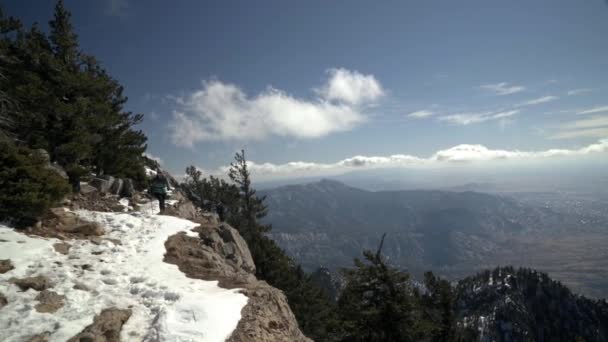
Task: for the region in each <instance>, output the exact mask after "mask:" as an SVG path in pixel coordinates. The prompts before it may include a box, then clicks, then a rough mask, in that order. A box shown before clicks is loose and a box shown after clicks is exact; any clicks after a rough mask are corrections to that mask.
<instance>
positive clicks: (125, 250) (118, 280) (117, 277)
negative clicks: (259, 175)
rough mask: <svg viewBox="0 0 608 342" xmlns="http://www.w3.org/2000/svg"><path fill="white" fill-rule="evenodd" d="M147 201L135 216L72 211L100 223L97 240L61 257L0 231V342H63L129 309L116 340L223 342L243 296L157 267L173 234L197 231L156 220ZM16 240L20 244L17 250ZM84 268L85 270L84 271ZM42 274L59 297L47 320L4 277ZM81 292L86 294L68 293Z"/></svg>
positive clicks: (30, 295) (47, 243)
mask: <svg viewBox="0 0 608 342" xmlns="http://www.w3.org/2000/svg"><path fill="white" fill-rule="evenodd" d="M153 208H154V202H152V203H150V205H149V206H147V207H145V208H143V210H142V212H131V213H101V212H90V211H78V212H77V214H78V215H79V216H80V217H82V218H83V219H86V220H90V221H95V222H99V223H101V224H102V225H103V226H104V228H105V229H106V235H105V236H104V238H111V239H117V240H120V241H121V243H122V244H121V245H115V244H114V243H113V242H111V241H108V240H103V242H102V243H101V244H99V245H95V244H93V243H91V242H90V241H88V240H80V241H78V240H75V241H69V242H70V243H71V244H72V248H71V249H70V251H69V254H68V255H62V254H59V253H57V252H55V250H54V249H53V247H52V245H53V244H54V243H56V242H59V241H58V240H54V239H48V240H45V239H39V238H30V237H27V236H25V235H23V234H20V233H17V232H15V231H14V230H12V229H10V228H8V227H5V226H1V225H0V239H1V240H5V242H0V259H11V260H12V261H13V264H14V265H15V269H14V270H12V271H9V272H8V273H5V274H2V275H0V292H2V293H4V295H5V296H6V297H7V299H8V302H9V304H8V305H7V306H5V307H4V308H3V309H1V310H0V341H22V340H23V339H24V338H26V337H28V336H31V335H34V334H38V333H43V332H45V331H49V332H52V335H51V341H65V340H67V339H68V338H70V337H72V336H74V335H76V334H77V333H78V332H80V331H81V330H82V329H83V328H84V327H85V326H87V325H89V324H90V323H92V321H93V317H94V316H95V314H98V313H99V312H100V311H101V310H103V309H105V308H109V307H118V308H130V309H131V310H132V315H131V318H129V320H128V321H127V323H126V324H125V325H124V326H123V330H122V335H121V337H122V340H123V341H142V340H144V341H146V340H148V341H224V340H225V339H226V338H227V337H229V335H230V334H231V333H232V331H233V330H234V329H235V328H236V326H237V324H238V321H239V319H240V317H241V314H240V312H241V309H242V308H243V307H244V306H245V304H246V303H247V297H245V296H244V295H242V294H240V293H238V292H236V290H226V289H222V288H220V287H218V286H217V282H216V281H202V280H196V279H189V278H187V277H186V276H185V275H184V274H183V273H182V272H180V271H179V270H178V268H177V266H175V265H171V264H167V263H164V262H162V259H163V255H164V253H165V247H164V242H165V241H166V239H167V238H168V237H169V236H171V235H173V234H175V233H177V232H180V231H186V232H188V234H191V235H192V236H196V234H195V233H192V232H190V229H191V228H193V227H195V226H196V225H197V224H196V223H193V222H190V221H187V220H183V219H180V218H176V217H171V216H161V215H156V214H155V211H156V210H154V209H153ZM19 241H23V243H19ZM84 265H90V266H84ZM36 275H45V276H47V277H48V278H49V279H50V280H51V281H52V282H53V283H54V284H56V285H55V286H54V287H53V288H52V289H51V290H53V291H55V292H57V293H59V294H61V295H65V296H66V300H65V305H64V307H62V308H61V309H59V311H57V312H55V313H52V314H42V313H38V312H36V311H35V310H34V306H35V305H36V304H37V301H36V300H35V299H34V298H35V297H36V295H37V294H38V292H36V291H34V290H28V291H27V292H20V291H19V289H18V288H17V287H16V286H14V285H12V284H9V283H8V282H7V280H8V279H9V278H11V277H18V278H21V277H26V276H36ZM76 284H79V285H84V286H85V287H87V288H89V289H90V291H83V290H75V289H73V287H74V285H76Z"/></svg>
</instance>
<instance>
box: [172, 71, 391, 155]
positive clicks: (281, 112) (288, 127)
mask: <svg viewBox="0 0 608 342" xmlns="http://www.w3.org/2000/svg"><path fill="white" fill-rule="evenodd" d="M317 93H318V95H319V97H317V98H316V99H312V100H306V99H299V98H295V97H293V96H291V95H289V94H287V93H285V92H283V91H281V90H278V89H274V88H268V89H267V90H266V91H264V92H262V93H260V94H258V95H256V96H253V97H248V96H247V95H246V94H245V93H244V92H243V91H242V90H241V89H240V88H239V87H237V86H235V85H232V84H226V83H222V82H221V81H217V80H212V81H205V82H203V86H202V89H200V90H197V91H195V92H193V93H191V94H189V95H187V96H184V97H177V98H175V101H176V102H177V104H178V106H179V108H178V109H176V110H174V112H173V117H174V121H173V122H172V123H171V131H172V140H173V142H174V143H175V144H176V145H180V146H193V145H194V144H195V143H197V142H199V141H206V140H248V139H263V138H266V137H268V136H270V135H276V136H290V137H296V138H316V137H321V136H324V135H327V134H330V133H333V132H339V131H346V130H350V129H352V128H353V127H354V126H356V125H357V124H360V123H362V122H364V121H365V120H366V117H365V116H364V115H363V113H362V106H363V105H366V104H370V103H372V101H374V100H377V99H378V98H380V97H381V96H382V94H383V90H382V87H381V86H380V84H379V83H378V82H377V81H376V80H375V78H374V77H373V76H371V75H363V74H360V73H358V72H356V71H348V70H345V69H332V70H330V71H329V79H328V80H327V82H326V85H325V86H323V87H322V88H321V90H317Z"/></svg>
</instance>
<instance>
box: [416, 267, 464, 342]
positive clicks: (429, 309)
mask: <svg viewBox="0 0 608 342" xmlns="http://www.w3.org/2000/svg"><path fill="white" fill-rule="evenodd" d="M424 286H425V288H426V291H425V292H424V293H423V294H419V293H418V291H415V294H416V297H417V298H418V300H419V302H420V305H419V310H420V312H421V315H420V317H419V320H418V322H417V326H418V329H417V332H418V334H419V335H420V336H419V338H418V339H419V340H421V341H437V342H440V341H452V340H453V339H454V334H455V329H456V318H455V313H454V301H455V297H456V295H455V290H454V289H453V288H452V286H451V285H450V283H449V282H448V281H447V280H445V279H441V278H439V277H436V276H435V275H434V274H433V272H426V273H425V274H424Z"/></svg>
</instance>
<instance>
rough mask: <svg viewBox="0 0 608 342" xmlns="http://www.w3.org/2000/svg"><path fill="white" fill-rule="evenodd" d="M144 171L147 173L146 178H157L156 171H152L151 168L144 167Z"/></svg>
mask: <svg viewBox="0 0 608 342" xmlns="http://www.w3.org/2000/svg"><path fill="white" fill-rule="evenodd" d="M144 170H145V172H146V176H148V177H154V176H156V171H154V170H152V169H151V168H149V167H147V166H144Z"/></svg>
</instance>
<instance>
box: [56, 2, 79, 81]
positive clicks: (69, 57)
mask: <svg viewBox="0 0 608 342" xmlns="http://www.w3.org/2000/svg"><path fill="white" fill-rule="evenodd" d="M71 17H72V14H71V13H70V12H69V11H68V10H67V9H66V8H65V6H64V4H63V0H58V1H57V3H56V4H55V14H54V18H53V20H51V21H50V22H49V26H50V27H51V34H50V36H49V38H50V39H51V42H52V43H53V50H54V53H55V56H57V58H58V59H59V60H60V61H61V62H62V64H63V65H64V66H66V67H69V68H72V69H73V70H76V68H78V64H77V63H78V53H79V51H78V36H77V35H76V33H75V32H74V29H73V27H72V23H71V21H70V19H71Z"/></svg>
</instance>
